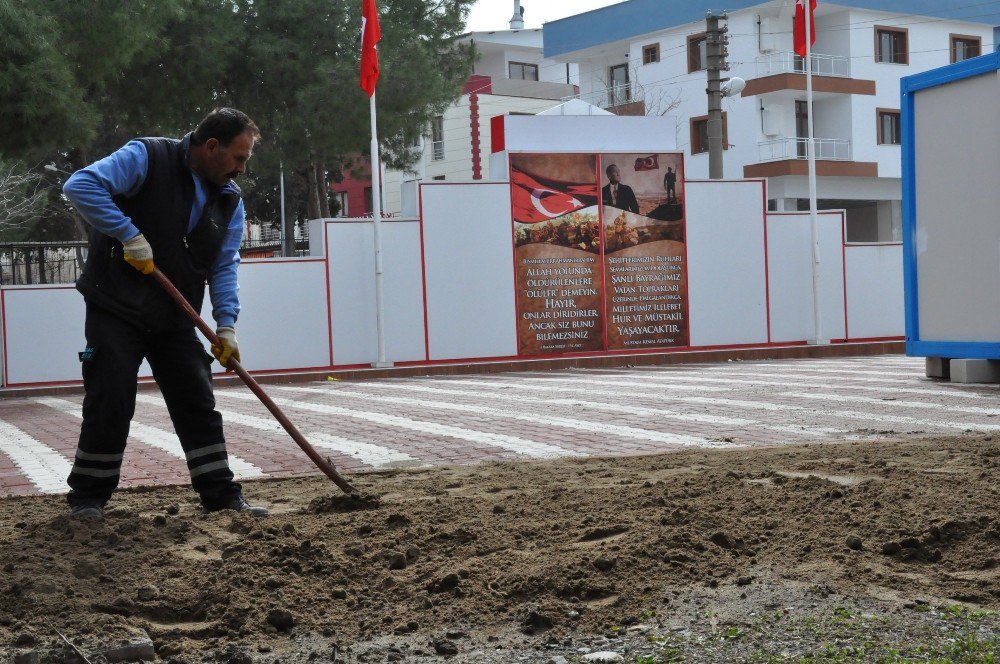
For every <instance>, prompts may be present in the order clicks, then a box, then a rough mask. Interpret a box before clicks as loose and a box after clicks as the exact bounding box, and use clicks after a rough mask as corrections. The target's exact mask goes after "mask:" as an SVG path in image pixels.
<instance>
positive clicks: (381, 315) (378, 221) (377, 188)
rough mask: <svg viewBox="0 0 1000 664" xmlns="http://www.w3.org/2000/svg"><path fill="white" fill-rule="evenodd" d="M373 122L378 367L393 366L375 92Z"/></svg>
mask: <svg viewBox="0 0 1000 664" xmlns="http://www.w3.org/2000/svg"><path fill="white" fill-rule="evenodd" d="M368 105H369V108H370V111H371V122H372V145H371V174H372V222H373V223H374V224H375V329H376V334H377V336H378V359H377V360H376V361H375V362H374V363H372V366H373V367H375V368H376V369H381V368H386V367H391V366H392V362H389V361H388V360H386V357H385V303H384V300H383V293H382V182H381V179H382V167H381V162H380V160H379V156H378V132H377V130H376V122H375V94H374V93H372V96H371V97H369V98H368Z"/></svg>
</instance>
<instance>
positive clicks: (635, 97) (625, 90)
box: [563, 82, 646, 115]
mask: <svg viewBox="0 0 1000 664" xmlns="http://www.w3.org/2000/svg"><path fill="white" fill-rule="evenodd" d="M570 99H580V100H582V101H585V102H587V103H588V104H593V105H594V106H597V107H599V108H603V109H604V110H606V111H610V112H611V113H614V114H615V115H645V114H646V102H645V93H644V92H643V88H642V86H641V85H639V84H638V83H631V82H630V83H620V84H616V85H610V86H608V87H607V88H604V89H602V90H596V91H594V92H590V93H587V94H575V95H570V96H568V97H564V98H563V101H564V102H566V101H569V100H570Z"/></svg>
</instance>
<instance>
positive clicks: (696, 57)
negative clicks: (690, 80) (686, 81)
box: [687, 32, 708, 73]
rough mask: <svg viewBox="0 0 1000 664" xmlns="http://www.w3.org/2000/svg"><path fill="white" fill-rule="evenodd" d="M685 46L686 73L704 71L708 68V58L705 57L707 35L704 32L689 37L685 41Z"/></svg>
mask: <svg viewBox="0 0 1000 664" xmlns="http://www.w3.org/2000/svg"><path fill="white" fill-rule="evenodd" d="M687 44H688V73H691V72H694V71H701V70H702V69H706V68H707V67H708V56H707V55H706V48H707V44H708V35H706V34H705V33H704V32H702V33H701V34H697V35H691V36H689V37H688V39H687Z"/></svg>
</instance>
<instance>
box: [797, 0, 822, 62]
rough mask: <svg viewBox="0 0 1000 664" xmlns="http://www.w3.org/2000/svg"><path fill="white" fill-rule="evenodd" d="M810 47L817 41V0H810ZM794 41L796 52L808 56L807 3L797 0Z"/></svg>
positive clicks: (803, 0) (801, 55)
mask: <svg viewBox="0 0 1000 664" xmlns="http://www.w3.org/2000/svg"><path fill="white" fill-rule="evenodd" d="M809 36H810V37H812V39H810V40H809V47H810V48H812V45H813V44H815V43H816V0H809ZM792 43H793V44H794V49H795V54H796V55H798V56H799V57H802V58H804V57H806V3H805V0H795V23H794V25H793V28H792Z"/></svg>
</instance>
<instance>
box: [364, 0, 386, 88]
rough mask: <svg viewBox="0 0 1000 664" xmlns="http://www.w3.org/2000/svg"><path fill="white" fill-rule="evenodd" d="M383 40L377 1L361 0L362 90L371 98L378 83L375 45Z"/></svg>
mask: <svg viewBox="0 0 1000 664" xmlns="http://www.w3.org/2000/svg"><path fill="white" fill-rule="evenodd" d="M380 39H382V28H381V27H379V24H378V10H377V9H376V8H375V0H361V89H362V90H364V91H365V92H367V93H368V96H369V97H371V96H372V95H373V94H375V84H376V83H378V51H377V50H376V48H375V44H377V43H378V41H379V40H380Z"/></svg>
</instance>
